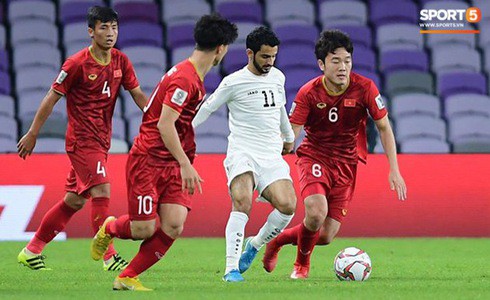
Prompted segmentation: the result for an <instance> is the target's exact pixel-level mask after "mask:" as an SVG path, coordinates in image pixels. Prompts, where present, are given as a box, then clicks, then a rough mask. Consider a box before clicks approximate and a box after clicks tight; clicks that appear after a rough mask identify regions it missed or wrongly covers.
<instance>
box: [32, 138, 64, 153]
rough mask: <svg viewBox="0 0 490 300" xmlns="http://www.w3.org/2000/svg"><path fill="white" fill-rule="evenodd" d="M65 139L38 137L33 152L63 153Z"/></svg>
mask: <svg viewBox="0 0 490 300" xmlns="http://www.w3.org/2000/svg"><path fill="white" fill-rule="evenodd" d="M65 152H66V151H65V139H64V138H54V137H40V138H38V139H37V142H36V148H34V153H65Z"/></svg>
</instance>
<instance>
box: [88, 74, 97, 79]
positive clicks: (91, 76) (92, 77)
mask: <svg viewBox="0 0 490 300" xmlns="http://www.w3.org/2000/svg"><path fill="white" fill-rule="evenodd" d="M96 78H97V75H96V74H90V75H88V79H90V80H95V79H96Z"/></svg>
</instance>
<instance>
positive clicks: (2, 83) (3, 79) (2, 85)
mask: <svg viewBox="0 0 490 300" xmlns="http://www.w3.org/2000/svg"><path fill="white" fill-rule="evenodd" d="M0 94H3V95H9V94H10V76H9V74H8V73H7V72H4V71H2V70H0Z"/></svg>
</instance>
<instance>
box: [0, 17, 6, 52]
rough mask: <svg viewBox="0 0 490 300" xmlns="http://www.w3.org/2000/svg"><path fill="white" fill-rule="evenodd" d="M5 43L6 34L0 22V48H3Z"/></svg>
mask: <svg viewBox="0 0 490 300" xmlns="http://www.w3.org/2000/svg"><path fill="white" fill-rule="evenodd" d="M6 44H7V34H6V31H5V27H4V26H3V24H1V23H0V49H4V48H5V45H6Z"/></svg>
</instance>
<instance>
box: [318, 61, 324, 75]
mask: <svg viewBox="0 0 490 300" xmlns="http://www.w3.org/2000/svg"><path fill="white" fill-rule="evenodd" d="M317 62H318V67H319V68H320V70H322V72H324V71H325V64H324V63H323V60H321V59H319V60H317Z"/></svg>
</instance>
